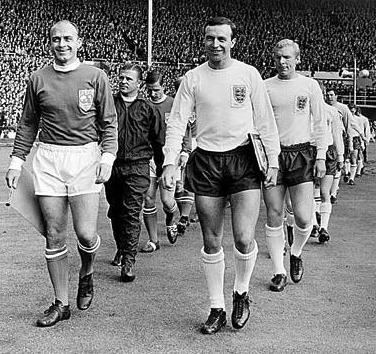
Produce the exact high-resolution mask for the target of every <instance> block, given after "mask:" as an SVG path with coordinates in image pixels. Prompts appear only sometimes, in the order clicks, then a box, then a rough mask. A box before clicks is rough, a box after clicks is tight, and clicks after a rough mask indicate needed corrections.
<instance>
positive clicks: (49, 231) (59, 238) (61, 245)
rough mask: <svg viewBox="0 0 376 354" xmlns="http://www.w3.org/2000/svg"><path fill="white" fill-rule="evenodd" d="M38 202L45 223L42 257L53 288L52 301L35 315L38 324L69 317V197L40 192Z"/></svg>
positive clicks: (49, 324)
mask: <svg viewBox="0 0 376 354" xmlns="http://www.w3.org/2000/svg"><path fill="white" fill-rule="evenodd" d="M39 204H40V207H41V211H42V214H43V218H44V221H45V223H46V249H45V258H46V261H47V269H48V272H49V275H50V280H51V283H52V286H53V289H54V294H55V301H54V304H53V305H52V306H51V307H50V308H49V309H48V310H47V311H46V312H45V314H44V316H43V317H41V318H40V319H38V321H37V326H40V327H49V326H53V325H54V324H55V323H57V322H58V321H61V320H66V319H68V318H69V317H70V308H69V301H68V281H69V275H68V270H69V267H68V250H67V245H66V238H67V223H68V199H67V198H66V197H46V196H39Z"/></svg>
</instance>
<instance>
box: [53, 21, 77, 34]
mask: <svg viewBox="0 0 376 354" xmlns="http://www.w3.org/2000/svg"><path fill="white" fill-rule="evenodd" d="M61 24H66V25H71V26H72V27H74V29H75V30H76V32H77V37H79V36H80V34H79V32H80V31H79V29H78V27H77V25H76V24H75V23H74V22H72V21H69V20H61V21H58V22H56V23H54V24H53V25H52V26H51V28H50V38H51V36H52V31H53V30H54V29H55V27H57V26H59V25H61Z"/></svg>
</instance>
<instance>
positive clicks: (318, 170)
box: [314, 159, 326, 178]
mask: <svg viewBox="0 0 376 354" xmlns="http://www.w3.org/2000/svg"><path fill="white" fill-rule="evenodd" d="M325 173H326V166H325V160H322V159H319V160H316V162H315V167H314V176H315V177H318V178H322V177H324V176H325Z"/></svg>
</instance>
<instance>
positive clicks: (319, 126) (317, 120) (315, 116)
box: [310, 80, 328, 178]
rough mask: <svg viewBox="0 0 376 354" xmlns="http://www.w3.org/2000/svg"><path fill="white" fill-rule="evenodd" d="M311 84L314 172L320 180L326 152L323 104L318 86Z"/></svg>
mask: <svg viewBox="0 0 376 354" xmlns="http://www.w3.org/2000/svg"><path fill="white" fill-rule="evenodd" d="M311 82H312V86H311V100H310V111H311V117H312V122H313V124H312V127H313V138H314V140H315V143H316V149H317V155H316V162H315V166H314V170H315V175H316V177H319V178H321V177H323V176H324V175H325V172H326V167H325V159H326V151H327V150H328V139H327V123H326V114H325V108H324V105H325V102H324V98H323V95H322V92H321V89H320V86H319V84H318V83H317V82H316V81H315V80H312V81H311Z"/></svg>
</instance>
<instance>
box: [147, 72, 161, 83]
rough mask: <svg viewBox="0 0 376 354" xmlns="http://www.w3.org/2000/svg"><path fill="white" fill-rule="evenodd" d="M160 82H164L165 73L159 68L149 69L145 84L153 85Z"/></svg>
mask: <svg viewBox="0 0 376 354" xmlns="http://www.w3.org/2000/svg"><path fill="white" fill-rule="evenodd" d="M157 82H159V83H160V84H161V85H162V84H163V75H162V74H161V73H160V72H159V71H157V70H150V71H148V73H147V75H146V79H145V84H149V85H153V84H156V83H157Z"/></svg>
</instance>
